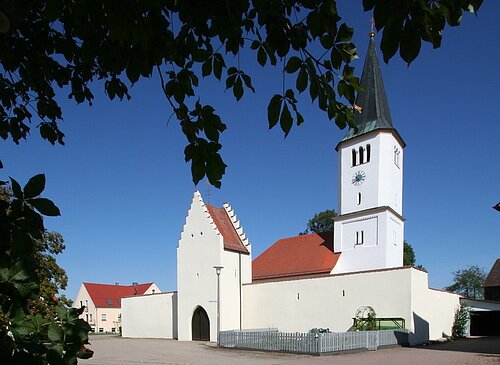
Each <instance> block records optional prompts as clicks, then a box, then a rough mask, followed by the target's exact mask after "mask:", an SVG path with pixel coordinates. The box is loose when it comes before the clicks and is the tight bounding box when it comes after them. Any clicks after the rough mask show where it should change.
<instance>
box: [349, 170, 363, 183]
mask: <svg viewBox="0 0 500 365" xmlns="http://www.w3.org/2000/svg"><path fill="white" fill-rule="evenodd" d="M365 179H366V174H365V172H364V171H361V170H360V171H358V172H356V173H354V175H353V176H352V183H353V184H354V185H356V186H357V185H361V184H362V183H363V181H365Z"/></svg>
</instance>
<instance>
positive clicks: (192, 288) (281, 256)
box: [122, 33, 460, 344]
mask: <svg viewBox="0 0 500 365" xmlns="http://www.w3.org/2000/svg"><path fill="white" fill-rule="evenodd" d="M361 87H362V88H363V89H364V92H362V93H360V94H359V95H358V97H357V100H356V105H357V107H359V110H357V111H356V115H355V128H350V129H349V131H348V133H347V135H346V136H345V137H344V138H343V139H342V140H341V141H340V142H339V143H338V145H337V147H336V151H337V152H338V158H339V196H338V198H339V209H338V211H339V213H340V215H339V216H338V217H336V218H335V220H334V232H333V233H326V234H316V233H313V234H308V235H299V236H296V237H290V238H283V239H280V240H278V241H277V242H275V243H274V244H273V245H271V246H270V247H269V248H268V249H267V250H265V251H264V252H263V253H262V254H261V255H259V256H258V257H256V258H255V259H252V245H251V243H250V241H249V239H248V238H247V236H246V233H245V231H244V230H243V226H242V224H241V222H240V221H239V220H238V218H237V216H236V213H235V211H234V210H233V208H232V207H231V206H230V205H229V204H224V205H223V206H222V207H215V206H212V205H208V204H205V202H204V201H203V197H202V196H201V194H200V193H199V192H195V193H194V196H193V199H192V202H191V206H190V208H189V210H188V214H187V217H186V222H185V224H184V227H183V230H182V233H181V237H180V240H179V244H178V247H177V291H175V292H169V293H159V294H151V295H144V296H135V297H131V298H124V299H123V300H122V328H123V336H124V337H147V338H155V337H157V338H175V339H178V340H180V341H191V340H204V341H215V340H216V338H217V322H218V321H220V322H219V323H220V330H222V331H223V330H235V329H257V328H277V329H279V330H280V331H282V332H308V331H309V330H311V329H312V328H328V329H330V330H331V331H332V332H345V331H348V330H349V329H351V327H352V326H353V318H354V317H355V313H356V311H357V309H358V308H361V307H363V306H370V307H372V308H373V309H374V310H375V312H376V315H377V318H391V319H398V320H400V323H404V327H405V328H406V329H408V330H410V344H418V343H424V342H427V341H429V340H437V339H439V338H442V337H443V336H449V335H451V328H452V324H453V318H454V314H455V311H456V309H457V308H458V307H459V305H460V296H459V295H456V294H452V293H448V292H444V291H441V290H435V289H432V288H429V286H428V276H427V272H425V271H422V270H418V269H416V268H413V267H407V266H403V242H404V222H405V219H404V216H403V166H404V165H403V156H404V154H403V150H404V148H405V142H404V140H403V138H402V137H401V136H400V135H399V133H398V131H397V130H396V128H395V127H394V125H393V122H392V118H391V114H390V109H389V104H388V101H387V97H386V93H385V89H384V84H383V80H382V74H381V70H380V65H379V63H378V59H377V54H376V47H375V42H374V38H373V33H372V34H370V44H369V48H368V53H367V56H366V60H365V63H364V67H363V73H362V77H361ZM357 109H358V108H357ZM218 304H219V306H218ZM218 309H219V312H218Z"/></svg>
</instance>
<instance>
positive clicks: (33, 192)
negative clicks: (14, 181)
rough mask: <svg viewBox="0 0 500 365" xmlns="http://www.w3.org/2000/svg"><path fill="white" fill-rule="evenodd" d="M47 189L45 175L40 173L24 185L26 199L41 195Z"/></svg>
mask: <svg viewBox="0 0 500 365" xmlns="http://www.w3.org/2000/svg"><path fill="white" fill-rule="evenodd" d="M43 189H45V175H44V174H38V175H35V176H33V177H32V178H31V179H30V180H29V181H28V183H27V184H26V186H25V187H24V197H25V198H26V199H30V198H34V197H36V196H38V195H40V194H41V193H42V191H43Z"/></svg>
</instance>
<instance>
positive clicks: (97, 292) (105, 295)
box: [83, 283, 153, 308]
mask: <svg viewBox="0 0 500 365" xmlns="http://www.w3.org/2000/svg"><path fill="white" fill-rule="evenodd" d="M83 285H85V288H86V289H87V292H88V293H89V295H90V298H92V301H93V302H94V305H95V306H96V307H100V308H120V307H121V299H122V298H125V297H133V296H136V295H143V294H144V293H145V292H146V290H148V289H149V287H150V286H151V285H153V283H146V284H137V285H112V284H94V283H83Z"/></svg>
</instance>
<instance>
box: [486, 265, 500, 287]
mask: <svg viewBox="0 0 500 365" xmlns="http://www.w3.org/2000/svg"><path fill="white" fill-rule="evenodd" d="M484 286H500V259H497V260H496V261H495V263H494V264H493V267H492V268H491V270H490V273H489V274H488V276H487V277H486V279H485V280H484Z"/></svg>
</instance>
